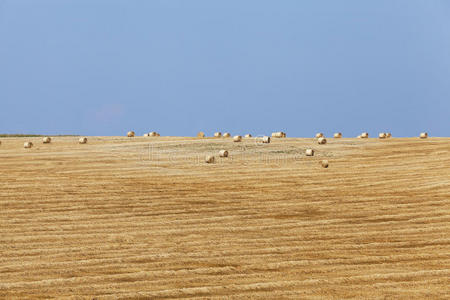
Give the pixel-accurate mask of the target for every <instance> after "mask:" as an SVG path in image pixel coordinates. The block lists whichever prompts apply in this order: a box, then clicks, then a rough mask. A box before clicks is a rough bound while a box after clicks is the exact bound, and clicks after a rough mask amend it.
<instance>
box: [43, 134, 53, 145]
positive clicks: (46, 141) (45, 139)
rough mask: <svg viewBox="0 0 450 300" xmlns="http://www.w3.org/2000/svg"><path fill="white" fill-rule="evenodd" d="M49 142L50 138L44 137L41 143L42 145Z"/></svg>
mask: <svg viewBox="0 0 450 300" xmlns="http://www.w3.org/2000/svg"><path fill="white" fill-rule="evenodd" d="M51 141H52V139H51V137H49V136H46V137H44V138H43V139H42V142H43V143H44V144H50V143H51Z"/></svg>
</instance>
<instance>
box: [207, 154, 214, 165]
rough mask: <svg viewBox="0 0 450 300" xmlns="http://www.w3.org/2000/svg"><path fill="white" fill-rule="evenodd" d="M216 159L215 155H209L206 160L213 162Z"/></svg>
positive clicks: (208, 162)
mask: <svg viewBox="0 0 450 300" xmlns="http://www.w3.org/2000/svg"><path fill="white" fill-rule="evenodd" d="M214 161H215V158H214V156H212V155H208V156H206V158H205V162H206V163H207V164H213V163H214Z"/></svg>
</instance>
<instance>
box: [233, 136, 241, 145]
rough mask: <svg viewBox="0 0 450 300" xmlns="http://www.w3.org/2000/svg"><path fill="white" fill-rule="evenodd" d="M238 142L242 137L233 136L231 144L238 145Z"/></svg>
mask: <svg viewBox="0 0 450 300" xmlns="http://www.w3.org/2000/svg"><path fill="white" fill-rule="evenodd" d="M240 141H242V136H240V135H235V136H234V137H233V142H235V143H238V142H240Z"/></svg>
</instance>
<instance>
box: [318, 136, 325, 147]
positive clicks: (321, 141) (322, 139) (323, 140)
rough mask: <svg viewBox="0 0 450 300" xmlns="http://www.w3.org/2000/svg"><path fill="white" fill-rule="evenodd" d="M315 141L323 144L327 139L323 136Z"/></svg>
mask: <svg viewBox="0 0 450 300" xmlns="http://www.w3.org/2000/svg"><path fill="white" fill-rule="evenodd" d="M317 142H318V143H319V145H325V144H326V143H327V139H326V138H324V137H320V138H319V139H318V140H317Z"/></svg>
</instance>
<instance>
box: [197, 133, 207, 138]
mask: <svg viewBox="0 0 450 300" xmlns="http://www.w3.org/2000/svg"><path fill="white" fill-rule="evenodd" d="M205 136H206V135H205V133H204V132H203V131H200V132H199V133H197V137H198V138H204V137H205Z"/></svg>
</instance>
